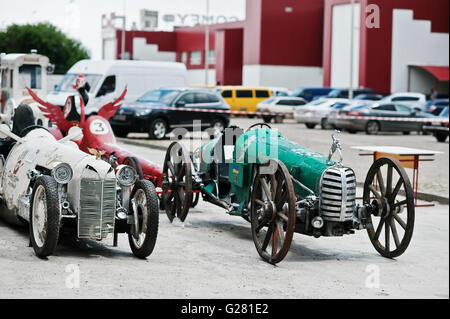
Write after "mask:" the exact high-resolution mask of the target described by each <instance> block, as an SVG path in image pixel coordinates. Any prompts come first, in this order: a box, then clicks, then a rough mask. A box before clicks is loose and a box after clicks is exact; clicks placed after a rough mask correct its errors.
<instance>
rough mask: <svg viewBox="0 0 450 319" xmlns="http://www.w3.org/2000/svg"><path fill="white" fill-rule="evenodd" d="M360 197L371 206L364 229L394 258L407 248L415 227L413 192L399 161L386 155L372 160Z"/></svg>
mask: <svg viewBox="0 0 450 319" xmlns="http://www.w3.org/2000/svg"><path fill="white" fill-rule="evenodd" d="M363 200H364V203H365V204H370V205H371V207H372V215H371V216H370V217H369V218H368V225H369V226H368V228H367V232H368V234H369V238H370V241H371V242H372V244H373V246H374V247H375V249H376V250H377V251H378V252H379V253H380V254H381V255H382V256H384V257H387V258H395V257H398V256H400V255H401V254H403V253H404V252H405V250H406V248H408V245H409V243H410V241H411V237H412V234H413V229H414V216H415V212H414V210H415V209H414V194H413V191H412V187H411V182H410V181H409V178H408V175H407V174H406V172H405V169H404V168H403V166H402V165H401V164H400V162H399V161H397V160H396V159H393V158H389V157H385V158H380V159H378V160H377V161H375V162H374V163H373V164H372V166H371V167H370V169H369V172H368V174H367V177H366V181H365V183H364V194H363Z"/></svg>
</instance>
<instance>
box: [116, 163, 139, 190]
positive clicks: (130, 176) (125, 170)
mask: <svg viewBox="0 0 450 319" xmlns="http://www.w3.org/2000/svg"><path fill="white" fill-rule="evenodd" d="M116 178H117V181H118V182H119V184H120V185H122V186H131V185H133V184H134V183H136V180H137V173H136V170H135V169H134V168H133V167H131V166H128V165H120V166H119V167H118V168H117V173H116Z"/></svg>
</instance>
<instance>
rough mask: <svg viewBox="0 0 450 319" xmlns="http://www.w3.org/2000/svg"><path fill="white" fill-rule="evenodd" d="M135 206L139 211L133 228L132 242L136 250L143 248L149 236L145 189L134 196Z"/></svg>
mask: <svg viewBox="0 0 450 319" xmlns="http://www.w3.org/2000/svg"><path fill="white" fill-rule="evenodd" d="M132 200H134V204H135V206H134V207H135V209H136V210H137V216H138V220H137V221H135V223H134V224H133V226H132V232H133V233H132V235H133V236H132V240H133V244H134V245H135V246H136V248H138V249H139V248H141V247H142V245H143V244H144V242H145V237H146V234H147V224H148V217H149V216H148V214H149V211H148V208H147V197H146V196H145V192H144V190H143V189H138V190H137V191H136V193H135V194H134V197H133V199H132Z"/></svg>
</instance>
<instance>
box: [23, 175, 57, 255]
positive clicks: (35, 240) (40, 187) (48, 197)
mask: <svg viewBox="0 0 450 319" xmlns="http://www.w3.org/2000/svg"><path fill="white" fill-rule="evenodd" d="M59 217H60V211H59V196H58V185H57V183H56V181H55V180H54V179H53V178H52V177H50V176H41V177H39V178H38V179H37V180H36V183H35V184H34V187H33V193H32V195H31V206H30V223H29V227H30V238H31V245H32V246H33V249H34V252H35V253H36V256H38V257H39V258H45V257H47V256H50V255H51V254H53V252H54V251H55V249H56V246H57V244H58V238H59V229H60V226H61V223H60V218H59Z"/></svg>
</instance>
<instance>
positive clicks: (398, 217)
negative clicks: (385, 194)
mask: <svg viewBox="0 0 450 319" xmlns="http://www.w3.org/2000/svg"><path fill="white" fill-rule="evenodd" d="M392 216H393V217H394V219H395V220H396V221H397V223H399V224H400V226H402V228H403V229H404V230H406V223H405V222H404V221H403V219H401V217H400V216H398V215H397V213H396V212H392Z"/></svg>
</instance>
